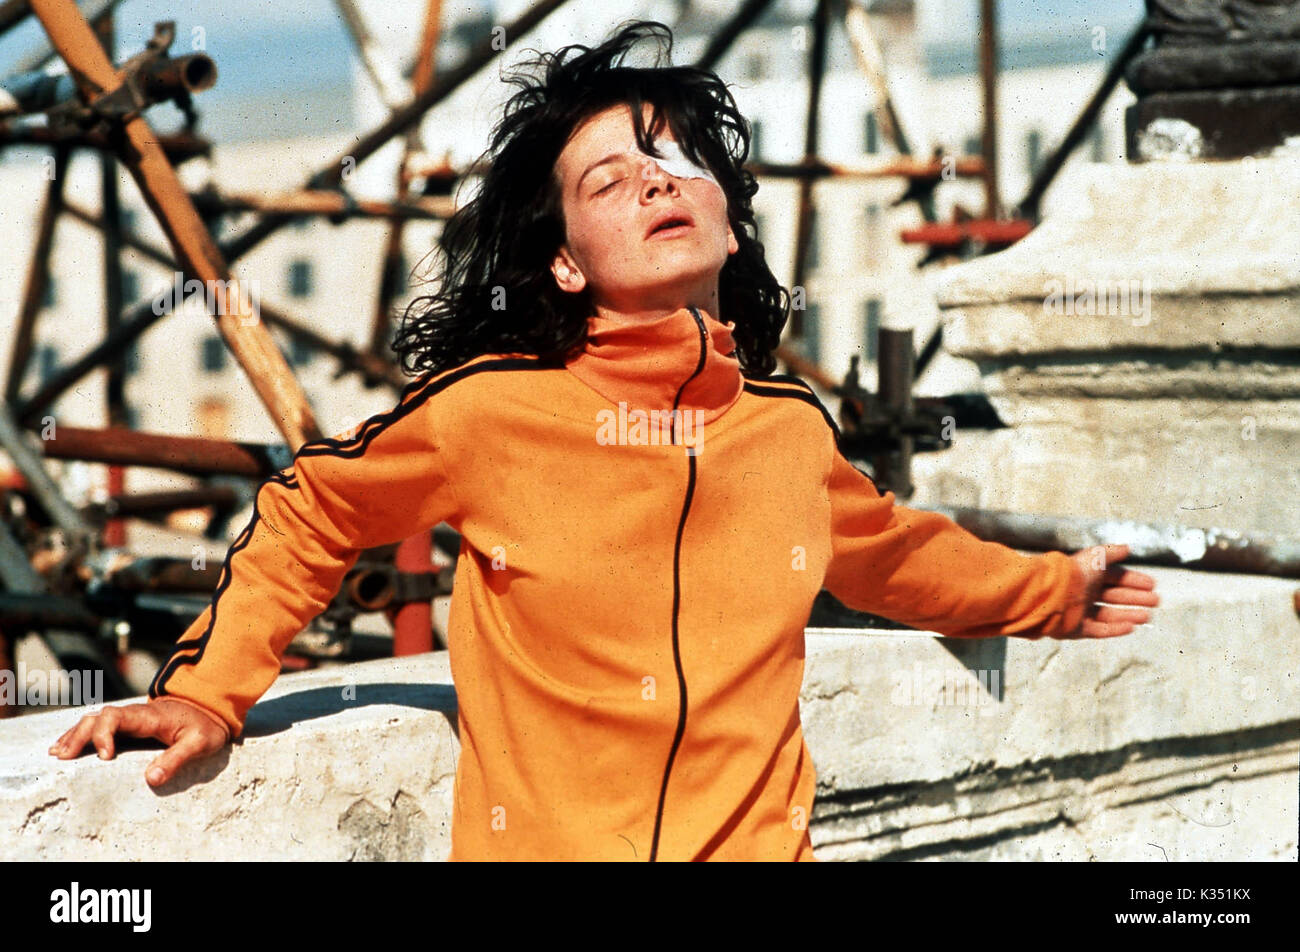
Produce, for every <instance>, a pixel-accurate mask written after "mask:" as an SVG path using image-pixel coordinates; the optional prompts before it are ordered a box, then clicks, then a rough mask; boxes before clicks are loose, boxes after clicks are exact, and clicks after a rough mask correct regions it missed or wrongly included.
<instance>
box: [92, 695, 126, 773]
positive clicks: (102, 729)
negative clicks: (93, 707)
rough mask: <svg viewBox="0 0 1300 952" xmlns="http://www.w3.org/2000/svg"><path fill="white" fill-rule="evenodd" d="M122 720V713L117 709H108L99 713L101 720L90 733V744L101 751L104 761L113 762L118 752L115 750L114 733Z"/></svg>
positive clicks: (100, 754)
mask: <svg viewBox="0 0 1300 952" xmlns="http://www.w3.org/2000/svg"><path fill="white" fill-rule="evenodd" d="M121 719H122V712H121V711H120V710H119V709H118V708H116V707H106V708H104V709H103V710H102V711H100V712H99V719H98V720H97V721H96V722H95V726H94V728H93V729H92V730H91V732H90V742H91V743H92V744H94V745H95V750H97V751H99V756H100V757H101V758H102V759H103V760H112V759H113V755H114V753H116V751H115V750H114V748H113V732H114V731H115V730H117V724H118V722H119V721H120V720H121Z"/></svg>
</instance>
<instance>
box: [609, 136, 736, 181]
mask: <svg viewBox="0 0 1300 952" xmlns="http://www.w3.org/2000/svg"><path fill="white" fill-rule="evenodd" d="M655 148H657V149H658V150H659V151H660V152H662V153H663V154H664V155H663V158H661V159H656V158H655V157H654V156H653V155H650V156H647V157H648V158H650V159H652V160H653V161H654V162H655V164H656V165H658V166H659V167H660V168H661V169H663V170H664V171H665V172H667V173H668V174H669V175H675V176H677V177H678V178H702V179H707V180H708V181H710V182H712V183H713V184H714V185H718V180H717V179H716V178H714V177H713V173H712V172H710V171H709V170H708V169H706V168H704V167H703V166H701V165H697V164H696V163H694V162H692V161H691V160H690V159H689V158H688V157H687V155H686V153H685V152H683V151H682V148H681V146H679V145H678V144H677V143H676V142H674V141H673V140H672V139H660V140H659V141H657V142H656V143H655ZM630 151H632V154H633V155H638V156H646V155H647V154H646V153H645V152H642V151H640V150H639V149H637V150H630ZM718 187H719V188H721V186H720V185H719V186H718Z"/></svg>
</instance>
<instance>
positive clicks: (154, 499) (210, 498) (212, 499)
mask: <svg viewBox="0 0 1300 952" xmlns="http://www.w3.org/2000/svg"><path fill="white" fill-rule="evenodd" d="M238 505H239V494H238V493H236V492H235V490H234V489H233V488H231V487H230V486H204V487H202V488H199V489H168V490H160V491H158V492H147V493H121V494H118V495H111V496H109V497H108V499H107V500H105V501H104V502H98V503H91V504H89V505H88V506H85V507H84V508H83V510H82V511H83V512H85V513H87V514H91V515H94V516H96V517H98V518H100V519H121V518H126V517H147V516H159V515H166V514H168V513H172V512H176V511H178V510H183V509H200V508H206V507H207V506H216V507H217V508H218V509H233V508H234V507H236V506H238Z"/></svg>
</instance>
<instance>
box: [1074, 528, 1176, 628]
mask: <svg viewBox="0 0 1300 952" xmlns="http://www.w3.org/2000/svg"><path fill="white" fill-rule="evenodd" d="M1128 554H1129V549H1128V546H1127V545H1095V546H1092V547H1091V548H1087V549H1081V550H1079V551H1078V552H1075V553H1074V554H1073V555H1071V556H1070V558H1072V559H1074V561H1075V562H1077V563H1078V564H1079V566H1080V567H1081V568H1082V569H1083V577H1084V604H1085V606H1086V607H1085V608H1084V612H1083V618H1082V619H1081V620H1080V622H1079V625H1078V626H1077V627H1076V628H1074V629H1073V630H1072V631H1067V632H1062V633H1061V634H1060V635H1058V636H1057V637H1058V638H1116V637H1118V636H1120V635H1127V634H1130V633H1131V632H1132V631H1133V629H1134V628H1136V627H1137V626H1138V625H1144V624H1146V623H1147V622H1148V621H1150V620H1151V613H1150V612H1149V611H1147V610H1146V609H1147V608H1154V607H1155V606H1156V605H1158V604H1160V596H1159V595H1157V594H1156V593H1155V587H1156V580H1155V579H1154V578H1152V577H1151V576H1150V575H1147V574H1146V573H1145V572H1137V571H1134V570H1133V569H1126V568H1124V566H1122V565H1118V564H1116V563H1119V562H1122V561H1123V560H1124V559H1126V558H1128ZM1097 602H1110V603H1112V604H1109V605H1098V604H1096V603H1097ZM1118 605H1134V606H1139V605H1140V606H1145V607H1142V608H1117V607H1115V606H1118Z"/></svg>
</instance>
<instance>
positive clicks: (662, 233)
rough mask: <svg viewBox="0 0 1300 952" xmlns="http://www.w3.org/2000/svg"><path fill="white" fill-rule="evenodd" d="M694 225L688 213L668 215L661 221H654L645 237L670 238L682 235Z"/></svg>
mask: <svg viewBox="0 0 1300 952" xmlns="http://www.w3.org/2000/svg"><path fill="white" fill-rule="evenodd" d="M694 227H695V224H694V222H692V221H691V219H690V216H688V215H670V216H668V217H666V218H664V220H663V221H660V222H658V223H656V224H655V225H654V226H653V227H652V228H651V229H650V231H649V233H648V234H647V235H646V238H647V239H649V238H672V237H675V236H677V235H684V234H685V233H686V232H688V231H690V230H691V229H692V228H694Z"/></svg>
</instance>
